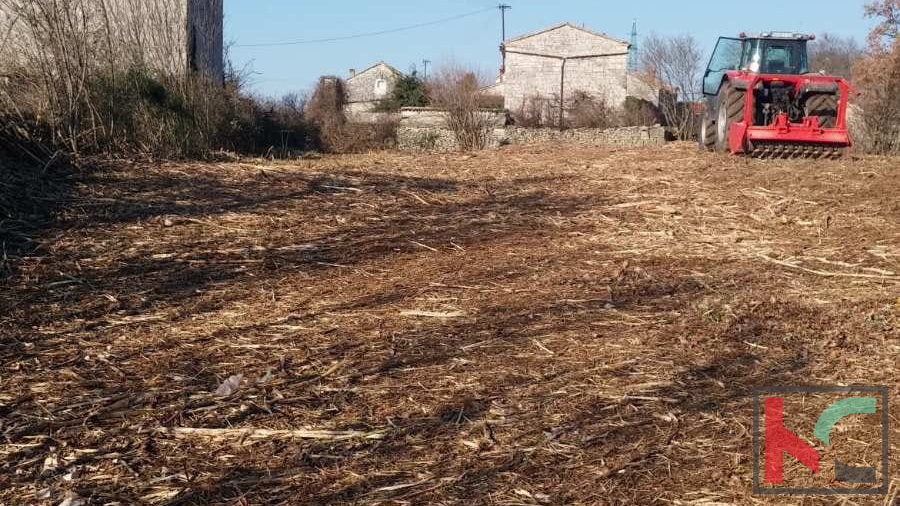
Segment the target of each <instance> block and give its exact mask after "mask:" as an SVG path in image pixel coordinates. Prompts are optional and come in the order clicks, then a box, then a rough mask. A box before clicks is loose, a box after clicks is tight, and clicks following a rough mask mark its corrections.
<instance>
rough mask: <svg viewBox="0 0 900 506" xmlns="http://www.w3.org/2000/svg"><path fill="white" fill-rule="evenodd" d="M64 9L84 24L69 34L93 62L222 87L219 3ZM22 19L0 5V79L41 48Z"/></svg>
mask: <svg viewBox="0 0 900 506" xmlns="http://www.w3.org/2000/svg"><path fill="white" fill-rule="evenodd" d="M18 1H19V3H20V4H21V5H27V3H28V0H18ZM62 5H68V7H69V8H71V9H73V11H74V14H75V16H76V17H77V18H78V19H79V20H82V19H83V20H84V21H85V24H84V25H83V27H82V26H78V27H76V28H75V31H74V32H73V33H75V34H76V36H78V37H83V38H84V43H85V45H86V47H87V48H88V49H87V50H88V52H89V54H90V55H91V58H92V59H94V60H95V61H97V62H101V63H111V64H113V65H114V66H117V67H119V68H125V67H127V66H129V65H133V64H141V65H146V66H147V67H149V68H151V69H153V70H155V71H158V72H162V73H168V74H174V75H182V74H184V73H186V72H188V71H189V70H195V71H198V72H201V73H203V74H205V75H206V76H208V77H209V78H210V79H212V80H213V81H215V82H223V81H224V74H225V65H224V55H223V50H224V44H223V37H224V7H223V0H80V1H77V2H71V3H69V4H66V3H62ZM26 9H27V7H26ZM20 14H21V12H17V11H15V10H11V9H10V7H9V6H8V5H6V4H0V42H2V43H0V74H9V73H11V72H15V71H18V70H20V69H17V68H16V66H17V64H18V63H20V62H22V61H23V60H25V61H28V60H31V61H33V60H32V59H29V58H25V57H24V56H23V55H28V54H34V53H36V52H37V51H39V50H40V47H41V44H42V41H36V40H34V39H33V36H32V34H31V32H30V31H29V30H28V29H27V27H26V26H25V23H24V21H23V19H22V18H21V17H20ZM24 70H27V69H24Z"/></svg>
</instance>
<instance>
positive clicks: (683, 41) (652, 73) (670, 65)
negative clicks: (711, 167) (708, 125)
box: [642, 35, 703, 140]
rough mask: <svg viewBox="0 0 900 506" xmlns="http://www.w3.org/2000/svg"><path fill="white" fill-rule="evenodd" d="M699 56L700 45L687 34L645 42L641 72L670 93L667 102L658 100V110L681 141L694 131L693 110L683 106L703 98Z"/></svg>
mask: <svg viewBox="0 0 900 506" xmlns="http://www.w3.org/2000/svg"><path fill="white" fill-rule="evenodd" d="M701 54H702V53H701V51H700V46H699V44H697V41H696V40H695V39H694V38H693V37H692V36H690V35H678V36H674V37H661V36H658V35H651V36H650V37H648V38H647V40H646V41H645V42H644V52H643V55H642V58H643V68H644V73H645V74H646V76H647V78H648V79H650V80H652V81H654V82H656V83H659V84H660V85H661V86H662V87H664V88H666V89H667V90H668V91H669V92H670V93H669V98H668V99H664V100H660V106H659V109H660V112H661V113H662V115H663V117H664V118H665V121H666V125H667V126H668V127H669V129H670V130H671V132H672V133H673V134H674V135H675V136H676V137H677V138H679V139H682V140H688V139H690V138H691V137H693V135H694V134H695V131H696V129H695V128H693V125H694V123H695V117H694V116H695V108H694V107H686V106H685V105H684V103H685V102H687V103H694V102H697V101H699V100H700V99H701V98H702V90H701V87H700V82H701V75H702V68H703V65H702V63H701ZM664 95H665V94H664Z"/></svg>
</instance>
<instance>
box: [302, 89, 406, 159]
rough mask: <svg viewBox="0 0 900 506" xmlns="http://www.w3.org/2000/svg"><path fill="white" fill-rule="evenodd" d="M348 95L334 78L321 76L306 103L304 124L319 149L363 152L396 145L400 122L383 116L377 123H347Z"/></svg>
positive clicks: (333, 151) (339, 151)
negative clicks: (345, 109) (345, 110)
mask: <svg viewBox="0 0 900 506" xmlns="http://www.w3.org/2000/svg"><path fill="white" fill-rule="evenodd" d="M346 102H347V92H346V88H345V86H344V82H343V81H342V80H341V79H339V78H337V77H322V78H320V79H319V83H318V84H317V85H316V88H315V90H314V91H313V93H312V95H311V96H310V98H309V100H308V101H307V102H306V108H305V114H306V121H308V122H309V124H310V130H311V132H310V135H311V136H312V137H313V139H314V141H315V143H316V144H317V145H318V148H319V149H321V150H323V151H327V152H331V153H362V152H366V151H372V150H378V149H388V148H391V147H393V146H395V145H396V140H397V127H398V126H399V122H398V121H397V120H396V119H394V118H392V117H390V116H385V117H384V118H383V119H382V120H380V121H378V122H377V123H349V122H347V118H346V116H345V115H344V105H346Z"/></svg>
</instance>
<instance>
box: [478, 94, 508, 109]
mask: <svg viewBox="0 0 900 506" xmlns="http://www.w3.org/2000/svg"><path fill="white" fill-rule="evenodd" d="M505 102H506V100H505V99H504V98H503V95H491V94H489V93H480V94H479V95H478V107H480V108H482V109H503V107H504V105H505Z"/></svg>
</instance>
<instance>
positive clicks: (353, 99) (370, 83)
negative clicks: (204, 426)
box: [345, 61, 403, 116]
mask: <svg viewBox="0 0 900 506" xmlns="http://www.w3.org/2000/svg"><path fill="white" fill-rule="evenodd" d="M401 77H403V73H401V72H400V71H399V70H397V69H395V68H394V67H391V66H390V65H388V64H387V63H384V62H383V61H382V62H378V63H376V64H375V65H372V66H371V67H369V68H367V69H365V70H363V71H361V72H356V71H355V70H350V76H349V77H348V78H347V80H346V82H345V84H346V89H347V105H346V108H345V112H346V113H347V114H348V115H349V116H353V115H359V114H365V113H370V112H372V111H373V110H374V109H375V107H376V106H377V105H378V102H379V101H381V100H382V99H384V98H386V97H388V96H390V95H391V93H393V91H394V86H395V85H396V84H397V81H398V80H399V79H400V78H401Z"/></svg>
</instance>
